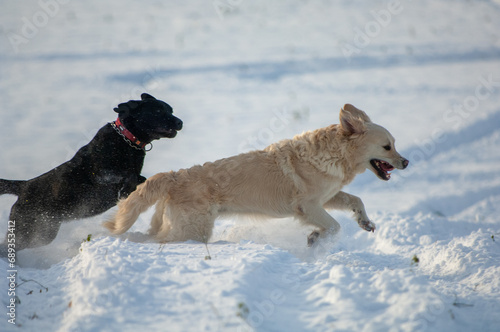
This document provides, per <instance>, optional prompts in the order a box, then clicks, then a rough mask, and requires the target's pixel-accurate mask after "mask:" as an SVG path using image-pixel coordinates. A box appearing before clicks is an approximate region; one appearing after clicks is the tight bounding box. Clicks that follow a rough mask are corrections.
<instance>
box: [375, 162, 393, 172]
mask: <svg viewBox="0 0 500 332" xmlns="http://www.w3.org/2000/svg"><path fill="white" fill-rule="evenodd" d="M379 165H380V168H381V169H382V170H383V171H385V172H389V171H392V170H393V169H394V167H392V165H391V164H389V163H386V162H385V161H382V160H381V161H380V163H379Z"/></svg>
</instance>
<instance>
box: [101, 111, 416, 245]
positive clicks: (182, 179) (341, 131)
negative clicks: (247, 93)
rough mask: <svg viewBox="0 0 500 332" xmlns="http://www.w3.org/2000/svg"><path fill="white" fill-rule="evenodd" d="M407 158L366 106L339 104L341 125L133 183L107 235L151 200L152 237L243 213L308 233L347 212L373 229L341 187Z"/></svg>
mask: <svg viewBox="0 0 500 332" xmlns="http://www.w3.org/2000/svg"><path fill="white" fill-rule="evenodd" d="M407 166H408V160H406V159H405V158H403V157H402V156H401V155H400V154H399V153H398V152H397V151H396V148H395V146H394V138H393V137H392V135H391V134H390V133H389V132H388V131H387V130H386V129H384V128H383V127H381V126H379V125H376V124H374V123H372V122H371V120H370V118H369V117H368V116H367V115H366V113H365V112H363V111H361V110H359V109H357V108H356V107H354V106H352V105H350V104H346V105H344V107H343V108H342V109H341V110H340V124H334V125H330V126H328V127H325V128H321V129H317V130H314V131H308V132H305V133H303V134H301V135H297V136H295V137H294V138H293V139H287V140H283V141H280V142H278V143H275V144H271V145H269V146H268V147H267V148H265V149H264V150H257V151H251V152H248V153H242V154H239V155H236V156H233V157H230V158H225V159H221V160H217V161H215V162H207V163H205V164H203V165H202V166H199V165H197V166H193V167H191V168H189V169H182V170H179V171H177V172H167V173H159V174H156V175H154V176H152V177H150V178H149V179H147V181H146V182H144V183H143V184H141V185H139V186H138V187H137V189H136V190H135V191H134V192H133V193H132V194H130V196H129V197H128V198H127V199H124V200H120V201H119V203H118V212H117V213H116V215H115V216H114V217H113V218H112V219H111V220H109V221H107V222H106V223H104V226H105V227H107V228H108V229H109V230H110V231H111V232H112V233H113V234H122V233H124V232H126V231H127V230H128V229H129V228H130V227H131V226H132V225H133V224H134V222H135V221H136V220H137V218H138V217H139V215H140V214H141V213H142V212H144V211H146V210H147V209H148V208H149V207H150V206H152V205H153V204H156V211H155V213H154V215H153V218H152V220H151V228H150V230H149V234H150V235H151V236H153V237H154V238H155V239H156V240H157V241H159V242H170V241H185V240H196V241H200V242H205V243H206V242H207V241H208V240H209V238H210V236H211V235H212V229H213V227H214V222H215V220H216V218H217V217H218V216H221V215H228V214H229V215H230V214H250V215H260V216H268V217H274V218H282V217H291V216H293V217H296V218H297V219H298V220H300V221H301V222H302V223H304V224H306V225H311V226H314V227H315V228H316V230H315V231H313V232H312V233H311V235H309V237H308V241H307V243H308V245H309V246H311V245H312V244H313V243H314V242H315V241H316V240H317V238H318V237H320V236H325V234H327V233H328V234H332V235H334V234H335V233H337V232H338V231H339V230H340V225H339V223H338V222H337V221H336V220H335V219H334V218H333V217H332V216H331V215H330V214H328V212H326V210H325V209H338V210H349V211H352V212H353V213H354V217H355V220H356V221H357V222H358V224H359V226H360V227H361V228H363V229H365V230H367V231H371V232H373V231H374V230H375V224H374V223H373V222H371V221H370V220H369V219H368V216H367V215H366V211H365V208H364V205H363V202H362V201H361V199H360V198H358V197H356V196H353V195H350V194H347V193H345V192H343V191H341V189H342V187H343V186H345V185H347V184H348V183H350V182H351V181H352V180H353V179H354V177H355V176H356V175H357V174H360V173H363V172H364V171H365V170H366V169H369V170H371V171H372V172H374V173H375V174H376V175H377V176H378V177H379V178H380V179H382V180H389V179H390V173H389V172H390V171H392V170H393V169H394V168H398V169H404V168H406V167H407Z"/></svg>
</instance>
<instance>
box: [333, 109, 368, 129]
mask: <svg viewBox="0 0 500 332" xmlns="http://www.w3.org/2000/svg"><path fill="white" fill-rule="evenodd" d="M366 122H371V121H370V118H369V117H368V115H366V113H365V112H363V111H361V110H359V109H357V108H356V107H354V106H352V105H351V104H345V105H344V107H343V108H342V109H341V110H340V127H341V128H342V130H343V131H344V132H345V133H346V134H348V135H353V134H362V133H364V132H365V131H366V126H365V123H366Z"/></svg>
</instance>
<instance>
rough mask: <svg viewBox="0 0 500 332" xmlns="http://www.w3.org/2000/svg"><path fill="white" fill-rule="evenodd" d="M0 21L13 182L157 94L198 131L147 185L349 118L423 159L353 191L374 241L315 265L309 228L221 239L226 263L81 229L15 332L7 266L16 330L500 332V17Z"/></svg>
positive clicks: (135, 5) (45, 275) (28, 257)
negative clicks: (163, 175)
mask: <svg viewBox="0 0 500 332" xmlns="http://www.w3.org/2000/svg"><path fill="white" fill-rule="evenodd" d="M0 6H1V8H2V10H1V11H0V34H1V38H0V109H1V111H0V112H1V113H0V128H1V130H0V142H2V147H1V148H0V151H1V153H0V178H7V179H29V178H32V177H35V176H37V175H39V174H42V173H44V172H46V171H48V170H50V169H51V168H53V167H55V166H57V165H59V164H61V163H62V162H64V161H66V160H68V159H69V158H71V157H72V155H73V154H74V153H75V152H76V150H77V149H78V148H79V147H81V146H82V145H84V144H86V143H87V142H88V141H89V140H90V139H91V138H92V137H93V136H94V134H95V133H96V132H97V130H98V129H99V128H100V127H101V126H103V125H104V124H105V123H107V122H110V121H113V120H114V119H115V113H114V112H113V110H112V109H113V107H114V106H116V105H117V104H118V103H119V102H123V101H127V100H129V99H138V98H139V96H140V94H141V93H142V92H148V93H150V94H152V95H153V96H155V97H157V98H159V99H162V100H165V101H166V102H168V103H169V104H170V105H172V107H173V108H174V112H175V114H176V115H177V116H179V117H180V118H181V119H182V120H183V121H184V125H185V127H184V129H183V130H182V131H181V132H180V133H179V135H178V136H177V137H176V138H175V139H173V140H167V139H165V140H162V141H157V142H155V143H154V148H153V150H152V151H151V152H148V154H147V157H146V161H145V165H144V169H143V175H145V176H151V175H153V174H155V173H157V172H161V171H168V170H177V169H179V168H185V167H190V166H192V165H194V164H200V163H203V162H205V161H211V160H216V159H218V158H221V157H226V156H230V155H233V154H237V153H240V152H244V151H248V150H251V149H255V148H263V147H265V146H266V145H267V144H269V143H271V142H274V141H276V140H279V139H281V138H289V137H292V136H294V135H295V134H299V133H301V132H302V131H305V130H311V129H316V128H319V127H324V126H327V125H330V124H332V123H338V112H339V109H340V107H341V106H342V105H343V104H345V103H352V104H354V105H355V106H357V107H359V108H361V109H363V110H365V111H366V112H367V113H368V115H369V116H370V117H371V118H372V120H373V121H374V122H376V123H379V124H381V125H383V126H385V127H386V128H387V129H389V130H390V131H391V133H392V134H393V136H394V137H395V138H396V140H397V147H398V150H399V151H400V152H401V154H402V155H403V156H405V157H407V158H408V159H409V160H410V167H409V168H408V169H407V170H404V171H398V170H396V171H395V172H393V176H392V179H391V180H390V181H389V182H383V181H380V180H378V179H377V178H376V177H375V175H373V174H372V173H371V172H366V173H365V174H362V175H361V176H359V177H358V178H357V179H356V180H355V181H354V182H353V183H352V184H351V185H349V187H348V188H345V191H347V192H349V193H352V194H354V195H357V196H360V197H361V198H362V199H363V200H364V202H365V205H366V208H367V212H368V215H369V216H370V218H371V219H372V220H373V221H374V222H375V223H376V224H377V230H376V231H375V233H367V232H365V231H363V230H361V229H360V228H359V227H358V226H357V224H356V223H355V222H354V221H352V220H351V219H350V216H349V215H346V214H344V213H341V212H335V211H332V212H331V214H332V215H333V216H334V217H335V218H337V220H339V222H340V223H341V225H342V232H341V235H340V237H339V238H337V239H328V240H323V241H322V242H320V243H319V244H318V246H317V247H316V248H314V249H311V248H307V246H306V236H307V235H308V234H309V233H310V231H311V229H307V228H305V227H303V226H300V225H299V224H298V222H297V221H295V220H292V219H287V220H264V221H255V220H248V219H243V218H239V219H236V218H235V219H227V220H219V221H218V222H217V225H216V230H215V234H214V236H213V238H212V239H211V240H210V242H209V243H208V245H207V246H205V244H200V243H196V242H185V243H173V244H166V245H164V246H160V245H159V244H157V243H152V242H150V241H148V239H147V238H146V237H145V236H144V235H143V234H144V233H145V232H146V230H147V229H148V223H149V218H150V217H151V215H152V211H148V212H147V213H145V214H144V215H143V216H142V217H141V218H140V220H139V221H138V222H137V223H136V225H135V226H134V227H133V228H132V229H131V231H129V232H128V233H126V234H124V235H123V236H121V237H119V238H116V237H113V236H110V235H109V233H107V232H106V231H105V230H104V229H103V228H102V227H101V222H102V221H103V220H104V219H105V218H106V217H107V216H109V214H110V213H111V212H112V211H108V212H107V213H105V214H104V215H101V216H98V217H95V218H91V219H86V220H78V221H74V222H69V223H66V224H64V225H63V226H62V228H61V230H60V232H59V235H58V237H57V239H56V240H55V241H54V242H53V243H52V244H50V245H48V246H46V247H42V248H37V249H27V250H23V251H21V252H19V253H18V256H17V260H18V266H17V271H18V273H17V287H16V296H17V297H18V300H19V301H20V303H17V304H16V308H15V323H16V325H12V324H10V323H9V322H8V319H11V318H10V317H9V316H8V315H7V314H8V312H9V308H7V305H9V303H10V302H9V301H10V299H11V298H12V296H10V295H8V289H9V285H8V279H7V275H8V273H7V271H8V270H9V269H10V268H9V267H8V264H7V262H6V261H5V260H2V259H0V271H1V273H0V294H1V296H0V300H1V307H2V308H3V309H0V311H1V312H2V313H1V315H0V330H1V331H137V330H148V331H254V330H255V331H499V330H500V217H499V215H500V148H499V147H500V1H494V0H490V1H488V0H484V1H451V0H450V1H445V0H440V1H436V0H434V1H430V0H422V1H410V0H400V1H397V0H394V1H389V2H388V1H369V2H368V1H346V0H342V1H312V0H311V1H305V0H303V1H299V0H297V1H266V0H258V1H254V0H252V1H251V0H203V1H201V0H200V1H160V0H145V1H128V0H127V1H125V0H121V1H98V0H87V1H68V0H65V1H62V0H39V1H38V0H37V1H32V0H29V1H28V0H23V1H13V0H0ZM15 200H16V197H15V196H10V195H4V196H0V230H1V232H5V230H6V229H7V220H8V215H9V211H10V207H11V205H12V204H13V203H14V202H15ZM88 234H91V240H90V242H83V241H84V239H86V238H87V236H88ZM2 236H3V235H2ZM206 256H210V257H211V260H208V259H206Z"/></svg>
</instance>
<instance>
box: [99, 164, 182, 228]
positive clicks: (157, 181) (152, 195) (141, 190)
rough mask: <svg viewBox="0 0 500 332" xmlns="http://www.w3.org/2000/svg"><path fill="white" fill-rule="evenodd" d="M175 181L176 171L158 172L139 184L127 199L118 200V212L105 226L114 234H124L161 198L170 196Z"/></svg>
mask: <svg viewBox="0 0 500 332" xmlns="http://www.w3.org/2000/svg"><path fill="white" fill-rule="evenodd" d="M174 182H175V179H174V172H168V173H158V174H156V175H153V176H152V177H150V178H149V179H147V180H146V182H144V183H143V184H140V185H139V186H137V189H136V190H135V191H134V192H132V193H131V194H130V195H129V196H128V197H127V198H126V199H122V200H120V201H119V202H118V212H116V214H115V215H114V216H113V217H112V218H111V219H110V220H108V221H106V222H105V223H104V224H103V226H104V227H106V228H107V229H109V230H110V231H111V233H113V234H123V233H125V232H126V231H127V230H129V229H130V227H132V225H133V224H134V223H135V221H136V220H137V218H139V215H140V214H141V213H143V212H144V211H146V210H147V209H148V208H149V207H150V206H152V205H154V204H155V203H156V202H157V201H158V200H159V199H161V198H164V199H166V198H167V197H168V191H169V189H170V187H171V185H172V184H173V183H174Z"/></svg>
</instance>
